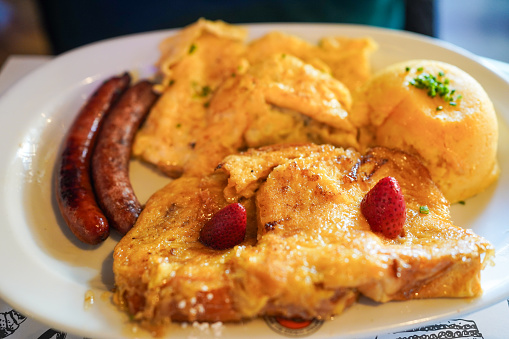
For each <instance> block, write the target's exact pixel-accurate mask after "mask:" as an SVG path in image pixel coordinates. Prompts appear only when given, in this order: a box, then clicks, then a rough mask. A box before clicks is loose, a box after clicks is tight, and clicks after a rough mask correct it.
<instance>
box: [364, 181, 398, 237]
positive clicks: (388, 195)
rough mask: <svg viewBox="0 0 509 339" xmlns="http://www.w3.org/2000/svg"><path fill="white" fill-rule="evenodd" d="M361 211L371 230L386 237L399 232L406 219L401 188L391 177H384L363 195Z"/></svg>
mask: <svg viewBox="0 0 509 339" xmlns="http://www.w3.org/2000/svg"><path fill="white" fill-rule="evenodd" d="M361 212H362V214H363V215H364V217H365V218H366V220H367V221H368V223H369V226H370V227H371V230H372V231H373V232H380V233H382V234H383V235H385V236H386V237H388V238H392V239H393V238H396V237H397V236H398V235H400V234H401V231H402V230H403V225H404V224H405V220H406V204H405V199H404V198H403V194H402V193H401V188H400V187H399V184H398V182H397V181H396V179H395V178H393V177H385V178H383V179H381V180H380V181H379V182H377V183H376V185H375V186H374V187H373V188H372V189H371V190H370V191H369V192H368V194H366V195H365V196H364V199H362V202H361Z"/></svg>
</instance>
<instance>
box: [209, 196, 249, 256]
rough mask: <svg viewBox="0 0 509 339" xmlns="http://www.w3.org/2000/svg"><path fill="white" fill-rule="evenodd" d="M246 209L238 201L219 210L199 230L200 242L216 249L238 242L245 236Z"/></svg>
mask: <svg viewBox="0 0 509 339" xmlns="http://www.w3.org/2000/svg"><path fill="white" fill-rule="evenodd" d="M246 222H247V216H246V209H245V208H244V206H242V205H241V204H239V203H235V204H230V205H228V206H226V207H225V208H223V209H221V210H219V211H218V212H217V213H216V214H214V215H213V216H212V218H211V219H210V220H209V221H207V222H206V223H205V225H204V226H203V228H202V229H201V231H200V238H199V240H200V242H201V243H202V244H204V245H205V246H208V247H211V248H213V249H216V250H225V249H227V248H232V247H234V246H235V245H238V244H240V243H241V242H242V241H243V240H244V237H245V236H246Z"/></svg>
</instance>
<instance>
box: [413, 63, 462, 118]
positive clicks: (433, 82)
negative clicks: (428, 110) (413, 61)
mask: <svg viewBox="0 0 509 339" xmlns="http://www.w3.org/2000/svg"><path fill="white" fill-rule="evenodd" d="M417 70H418V71H422V70H423V68H422V67H419V68H417ZM438 75H439V76H440V77H443V76H445V73H444V72H442V71H440V72H439V73H438ZM449 83H450V80H449V79H447V78H445V79H443V81H440V80H438V79H437V77H435V76H433V75H431V74H428V73H422V74H419V75H418V76H417V77H415V78H414V79H412V80H410V81H409V84H410V85H412V86H414V87H416V88H419V89H425V90H427V91H428V92H427V93H428V96H430V97H432V98H434V97H436V96H437V95H438V96H439V97H441V98H442V99H443V100H444V101H446V102H448V103H449V104H450V105H451V106H456V105H457V103H456V102H455V101H454V98H453V97H452V96H453V95H454V93H455V92H456V90H455V89H451V88H450V87H449ZM461 98H462V96H461V95H458V96H457V97H456V100H459V99H461ZM441 109H443V107H442V106H438V107H437V111H439V110H441Z"/></svg>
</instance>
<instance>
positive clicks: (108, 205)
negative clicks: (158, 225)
mask: <svg viewBox="0 0 509 339" xmlns="http://www.w3.org/2000/svg"><path fill="white" fill-rule="evenodd" d="M152 86H153V85H152V83H150V82H149V81H146V80H144V81H140V82H138V83H137V84H135V85H133V86H132V87H131V88H129V89H128V90H127V91H126V92H125V93H124V94H123V95H122V97H121V98H120V99H119V101H118V103H117V104H116V105H115V107H114V108H113V109H112V110H111V112H110V113H109V114H108V116H107V117H106V119H105V121H104V124H103V126H102V127H101V130H100V131H99V135H98V139H97V144H96V147H95V149H94V153H93V155H92V179H93V185H94V190H95V193H96V197H97V200H98V203H99V206H100V207H101V208H102V210H103V211H104V214H105V215H106V217H107V218H108V221H109V223H110V226H111V227H114V228H115V229H117V230H118V231H119V232H120V233H122V234H125V233H127V231H129V229H131V227H132V226H133V225H134V223H135V222H136V219H138V216H139V214H140V212H141V209H142V207H141V204H140V202H139V201H138V199H137V197H136V195H135V193H134V190H133V188H132V186H131V181H130V180H129V161H130V158H131V148H132V143H133V140H134V136H135V133H136V131H137V130H138V128H139V127H140V125H141V123H142V122H143V120H144V119H145V117H146V116H147V114H148V112H149V110H150V108H151V107H152V105H153V104H154V102H155V101H156V99H157V97H158V95H157V94H155V93H154V92H153V90H152Z"/></svg>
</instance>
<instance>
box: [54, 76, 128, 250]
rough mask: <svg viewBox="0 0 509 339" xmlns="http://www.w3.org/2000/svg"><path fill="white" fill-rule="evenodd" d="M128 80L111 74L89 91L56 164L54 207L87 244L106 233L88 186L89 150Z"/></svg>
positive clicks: (104, 223)
mask: <svg viewBox="0 0 509 339" xmlns="http://www.w3.org/2000/svg"><path fill="white" fill-rule="evenodd" d="M130 82H131V77H130V76H129V74H127V73H125V74H123V75H121V76H117V77H112V78H110V79H108V80H107V81H105V82H103V83H102V84H101V86H100V87H99V88H98V89H97V90H96V91H95V92H94V93H93V94H92V96H91V97H90V98H89V99H88V101H87V102H86V103H85V105H84V106H83V107H82V108H81V110H80V111H79V113H78V116H77V117H76V119H75V120H74V122H73V124H72V125H71V127H70V129H69V131H68V133H67V136H66V138H65V140H64V145H63V151H62V153H61V156H60V159H59V163H58V164H57V175H56V198H57V202H58V207H59V209H60V212H61V214H62V216H63V218H64V220H65V222H66V223H67V225H68V226H69V228H70V229H71V231H72V233H74V235H75V236H76V237H77V238H78V239H79V240H81V241H82V242H84V243H87V244H91V245H95V244H98V243H100V242H101V241H103V240H105V239H106V238H107V237H108V235H109V225H108V221H107V219H106V217H105V216H104V214H103V212H102V211H101V209H100V208H99V206H98V205H97V202H96V200H95V195H94V191H93V188H92V181H91V173H90V172H91V168H90V166H91V164H90V163H91V157H92V151H93V148H94V145H95V143H96V139H97V133H98V130H99V128H100V126H101V124H102V122H103V120H104V117H105V116H106V115H107V112H108V111H109V110H110V108H111V107H112V106H113V105H114V103H115V102H116V100H117V99H118V97H119V96H120V95H121V94H122V93H123V92H124V91H125V90H126V88H127V87H128V86H129V84H130Z"/></svg>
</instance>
